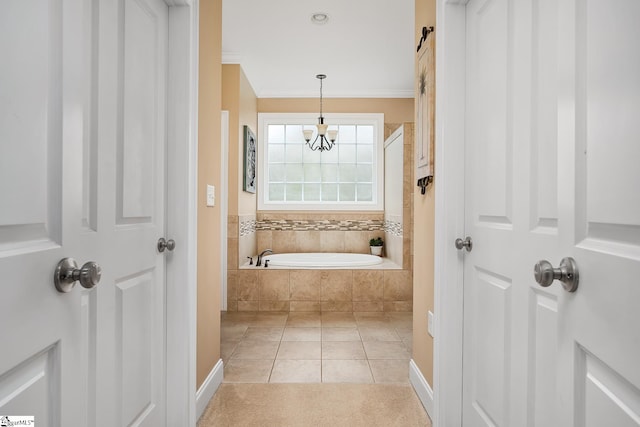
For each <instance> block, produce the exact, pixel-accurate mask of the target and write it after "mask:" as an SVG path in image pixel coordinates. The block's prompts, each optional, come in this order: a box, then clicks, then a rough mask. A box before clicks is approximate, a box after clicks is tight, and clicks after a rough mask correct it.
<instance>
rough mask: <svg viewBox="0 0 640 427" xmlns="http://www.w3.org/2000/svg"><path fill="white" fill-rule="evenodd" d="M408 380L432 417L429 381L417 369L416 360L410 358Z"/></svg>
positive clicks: (431, 395) (431, 394)
mask: <svg viewBox="0 0 640 427" xmlns="http://www.w3.org/2000/svg"><path fill="white" fill-rule="evenodd" d="M409 381H411V385H412V386H413V389H414V390H415V391H416V394H417V395H418V398H419V399H420V402H422V406H424V409H425V410H426V411H427V414H429V417H431V419H433V390H431V387H430V386H429V383H428V382H427V380H426V379H425V378H424V376H423V375H422V372H420V369H418V365H416V362H414V361H413V359H411V362H409Z"/></svg>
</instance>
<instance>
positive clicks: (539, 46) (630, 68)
mask: <svg viewBox="0 0 640 427" xmlns="http://www.w3.org/2000/svg"><path fill="white" fill-rule="evenodd" d="M637 19H640V3H638V2H637V1H633V0H629V1H622V0H621V1H617V2H614V3H611V2H588V3H587V2H584V3H583V2H575V1H574V0H566V1H563V2H555V1H540V2H512V1H508V0H483V1H473V0H472V1H470V2H469V3H468V4H467V13H466V30H467V34H466V37H467V39H466V40H467V54H466V55H467V56H466V58H467V63H466V67H467V68H466V75H467V80H466V81H467V88H466V89H467V92H466V105H467V111H466V129H465V133H466V140H465V177H466V179H465V231H466V233H465V234H467V235H469V236H471V237H472V239H473V249H472V251H471V252H469V253H466V251H465V253H461V254H460V256H461V257H464V265H465V267H464V269H465V271H464V338H463V348H464V350H463V424H464V425H469V426H475V425H491V426H493V425H496V426H516V425H518V426H520V425H522V426H573V425H575V426H582V425H594V426H595V425H612V426H613V425H615V426H618V425H620V426H626V425H639V424H640V391H639V387H640V368H638V365H637V361H638V360H640V334H639V333H638V332H637V329H636V327H637V325H638V324H639V322H640V315H639V314H637V313H638V312H637V310H636V309H635V305H636V304H637V301H638V297H639V296H640V290H639V289H638V286H637V283H638V277H639V275H640V256H639V253H640V234H639V233H638V230H639V229H640V191H638V190H637V189H636V188H635V187H636V186H637V184H638V183H639V182H640V174H639V173H638V168H637V167H636V165H635V164H634V162H635V160H636V159H638V158H640V144H638V137H637V125H636V126H635V127H634V124H635V123H637V122H638V119H640V107H639V105H640V79H638V77H637V76H638V75H640V51H638V49H637V47H635V46H634V40H637V39H638V37H639V36H640V32H639V30H638V29H637V26H635V25H634V24H633V23H634V22H635V21H637ZM605 23H606V30H603V25H605ZM587 101H588V102H587ZM622 106H624V108H622ZM564 257H573V258H574V259H575V261H576V263H577V265H578V269H579V287H578V289H577V291H576V292H575V293H569V292H567V291H565V290H563V288H562V286H560V282H558V281H556V282H554V283H553V284H552V285H551V286H550V287H541V286H540V285H538V284H537V283H536V282H535V280H534V275H533V268H534V265H535V264H536V263H537V262H538V261H539V260H543V259H546V260H548V261H550V262H551V263H552V264H553V266H554V267H558V265H559V263H560V260H561V259H562V258H564Z"/></svg>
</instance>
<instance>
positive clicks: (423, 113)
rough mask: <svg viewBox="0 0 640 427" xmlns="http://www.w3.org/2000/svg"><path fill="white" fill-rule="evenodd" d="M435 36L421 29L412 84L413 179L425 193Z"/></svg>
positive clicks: (430, 160)
mask: <svg viewBox="0 0 640 427" xmlns="http://www.w3.org/2000/svg"><path fill="white" fill-rule="evenodd" d="M434 40H435V34H434V31H433V27H429V28H427V27H423V28H422V38H421V39H420V43H419V44H418V49H417V50H418V76H417V78H418V81H417V82H416V85H415V87H416V153H415V156H416V159H415V161H416V179H417V180H418V182H417V185H418V186H419V187H420V188H421V192H422V194H425V192H426V189H427V186H428V185H429V183H431V182H432V181H433V173H434V172H433V158H434V154H435V153H434V142H435V131H434V127H435V101H436V99H435V87H436V79H435V74H436V73H435V41H434Z"/></svg>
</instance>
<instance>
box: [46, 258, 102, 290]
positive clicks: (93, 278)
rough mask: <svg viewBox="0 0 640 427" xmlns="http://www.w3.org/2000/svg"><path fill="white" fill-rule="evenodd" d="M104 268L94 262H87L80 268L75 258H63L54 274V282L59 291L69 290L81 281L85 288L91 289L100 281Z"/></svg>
mask: <svg viewBox="0 0 640 427" xmlns="http://www.w3.org/2000/svg"><path fill="white" fill-rule="evenodd" d="M101 277H102V268H100V266H99V265H98V264H97V263H95V262H93V261H89V262H85V263H84V265H83V266H82V268H78V263H77V262H76V260H75V259H73V258H64V259H61V260H60V262H59V263H58V265H57V266H56V271H55V272H54V274H53V283H54V284H55V285H56V289H57V290H58V292H63V293H66V292H69V291H71V289H73V287H74V286H75V285H76V282H80V284H81V285H82V287H83V288H86V289H91V288H93V287H94V286H96V285H97V284H98V283H99V282H100V278H101Z"/></svg>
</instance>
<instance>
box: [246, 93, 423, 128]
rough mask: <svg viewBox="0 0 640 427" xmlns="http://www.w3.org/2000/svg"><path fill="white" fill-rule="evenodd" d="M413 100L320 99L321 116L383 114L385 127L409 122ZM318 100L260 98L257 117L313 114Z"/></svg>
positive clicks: (411, 116)
mask: <svg viewBox="0 0 640 427" xmlns="http://www.w3.org/2000/svg"><path fill="white" fill-rule="evenodd" d="M413 104H414V102H413V98H324V99H323V101H322V112H323V113H384V121H385V123H403V122H412V121H413V120H414V117H413V108H414V106H413ZM319 108H320V101H319V99H318V98H260V99H258V111H259V112H260V113H317V112H319Z"/></svg>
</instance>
